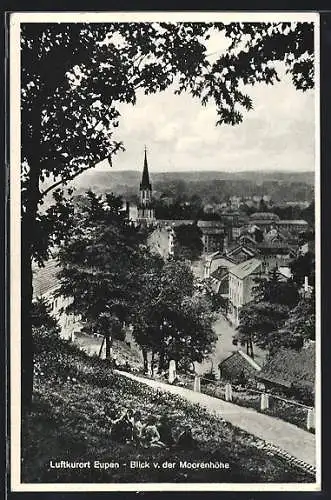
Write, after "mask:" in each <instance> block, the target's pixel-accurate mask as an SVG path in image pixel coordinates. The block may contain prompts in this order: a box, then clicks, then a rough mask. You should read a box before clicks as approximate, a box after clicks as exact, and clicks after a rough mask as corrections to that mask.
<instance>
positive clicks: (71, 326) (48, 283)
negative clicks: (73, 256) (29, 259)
mask: <svg viewBox="0 0 331 500" xmlns="http://www.w3.org/2000/svg"><path fill="white" fill-rule="evenodd" d="M58 272H59V267H58V262H57V261H56V259H51V260H49V261H47V262H46V263H45V267H41V268H39V267H37V266H35V267H34V269H33V278H32V280H33V281H32V283H33V300H38V299H44V300H45V301H46V303H47V304H48V305H49V307H50V309H51V311H50V313H51V315H52V316H53V317H54V318H55V319H56V320H57V321H58V324H59V327H60V335H61V337H62V338H65V339H67V340H69V339H71V340H74V336H75V333H76V332H79V331H80V330H81V328H82V325H81V323H80V318H79V317H78V316H76V315H74V314H71V313H67V311H66V308H67V307H68V306H69V305H70V303H71V302H72V298H70V297H63V296H61V295H60V296H58V294H57V291H58V288H59V281H58V279H57V273H58Z"/></svg>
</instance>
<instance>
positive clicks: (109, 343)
mask: <svg viewBox="0 0 331 500" xmlns="http://www.w3.org/2000/svg"><path fill="white" fill-rule="evenodd" d="M105 338H106V359H110V351H111V348H112V346H113V337H112V336H111V335H110V334H109V333H107V334H106V335H105Z"/></svg>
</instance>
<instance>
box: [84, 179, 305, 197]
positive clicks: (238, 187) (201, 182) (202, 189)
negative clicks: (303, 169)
mask: <svg viewBox="0 0 331 500" xmlns="http://www.w3.org/2000/svg"><path fill="white" fill-rule="evenodd" d="M101 174H102V175H101ZM114 174H116V175H114V177H112V172H107V175H106V174H105V173H100V172H99V173H98V172H95V175H93V176H90V177H89V178H87V179H86V181H85V182H80V183H79V184H77V191H78V192H79V193H82V192H84V191H86V190H87V189H92V190H93V191H95V192H97V193H103V192H110V191H112V192H114V193H116V194H119V195H122V196H123V197H124V198H126V199H128V200H129V201H132V202H134V201H136V200H137V196H138V194H139V177H138V176H133V175H130V176H128V177H127V176H126V175H124V176H122V177H120V176H119V172H116V173H115V172H114ZM131 174H132V173H131ZM210 174H211V173H210ZM165 177H166V178H165ZM187 177H188V178H187V179H186V180H183V179H181V178H180V179H178V178H176V176H174V177H171V175H170V173H169V175H167V176H166V174H154V175H151V178H152V186H153V194H154V196H155V197H156V198H160V197H161V196H162V195H164V196H168V197H173V198H175V199H182V200H183V201H184V200H185V199H189V198H191V197H192V196H194V195H198V196H199V197H200V198H201V200H202V202H203V203H204V204H208V203H220V202H223V201H226V200H227V199H228V198H229V197H231V196H241V197H252V196H261V197H262V196H264V195H268V196H269V197H271V199H272V201H273V203H274V204H281V203H285V202H287V201H297V202H303V201H311V200H312V199H313V198H314V185H313V184H311V183H310V182H307V180H309V177H308V176H307V175H305V174H304V173H302V177H303V179H302V180H300V176H299V175H298V176H297V180H293V179H294V178H295V176H294V174H289V176H288V178H286V174H283V175H282V178H281V179H268V178H267V179H265V178H264V177H265V174H263V173H261V174H260V179H259V181H258V180H257V178H256V177H255V175H252V177H251V178H250V176H249V175H248V173H247V175H246V178H238V177H237V176H236V175H233V178H232V179H217V178H216V179H215V178H214V179H213V178H210V179H204V178H203V176H202V178H201V179H194V180H190V178H189V176H188V175H187ZM192 177H193V178H194V173H192ZM306 178H307V179H306ZM135 181H136V182H135Z"/></svg>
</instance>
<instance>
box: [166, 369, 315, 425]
mask: <svg viewBox="0 0 331 500" xmlns="http://www.w3.org/2000/svg"><path fill="white" fill-rule="evenodd" d="M175 383H176V382H175ZM180 383H181V385H182V386H184V387H186V388H188V389H193V390H194V391H196V392H202V393H204V394H208V395H209V396H213V397H216V398H219V399H222V400H224V401H228V402H232V403H234V404H236V405H238V406H244V407H247V408H253V409H255V410H257V411H259V412H263V413H266V414H268V415H271V416H274V417H278V418H281V419H283V420H286V421H288V422H290V423H293V424H295V425H297V426H298V427H302V428H304V429H307V430H308V431H310V432H314V430H315V409H314V408H313V407H311V406H307V405H305V404H302V403H299V402H298V401H293V400H290V399H286V398H283V397H281V396H278V395H276V394H272V393H269V392H265V391H262V390H258V389H251V388H248V387H245V388H239V387H238V386H235V385H233V384H230V383H224V382H222V381H216V380H211V379H208V378H206V377H203V376H198V375H191V374H186V375H185V376H184V375H183V376H181V377H180Z"/></svg>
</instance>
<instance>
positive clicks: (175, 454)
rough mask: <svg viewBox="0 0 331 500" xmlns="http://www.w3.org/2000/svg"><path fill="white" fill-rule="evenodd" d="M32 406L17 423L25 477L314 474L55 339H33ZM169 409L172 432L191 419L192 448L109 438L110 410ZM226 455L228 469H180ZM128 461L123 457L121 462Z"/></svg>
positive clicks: (256, 479)
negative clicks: (64, 464) (134, 464)
mask: <svg viewBox="0 0 331 500" xmlns="http://www.w3.org/2000/svg"><path fill="white" fill-rule="evenodd" d="M36 348H37V353H36V356H35V389H34V397H33V406H32V411H31V413H30V415H29V417H28V420H27V421H25V422H23V426H22V429H23V431H22V482H28V483H65V482H67V483H120V482H122V483H129V482H130V483H131V482H138V483H139V482H142V483H144V482H156V483H157V482H174V483H176V482H191V483H194V482H216V483H222V482H227V483H229V482H230V483H232V482H233V483H235V482H236V483H245V482H253V483H263V482H312V481H313V480H314V479H313V477H312V476H311V475H308V474H307V473H305V472H303V471H301V470H300V469H298V468H297V467H295V466H294V465H291V464H290V463H289V462H287V461H286V460H284V459H283V458H280V457H278V456H275V455H272V454H267V453H266V452H265V451H263V450H262V449H260V447H261V446H262V445H263V442H262V441H261V440H259V439H257V438H255V437H253V436H251V435H248V434H247V433H245V432H244V431H242V430H240V429H238V428H235V427H233V426H232V425H231V424H229V423H225V422H224V421H222V420H221V419H220V418H217V417H214V416H212V415H210V414H209V413H208V412H207V411H206V410H204V409H203V408H201V407H199V406H198V405H193V404H190V403H188V402H186V401H185V400H184V399H182V398H180V397H177V396H173V395H168V394H165V393H161V392H159V391H155V390H153V389H151V388H148V387H146V386H145V385H144V384H140V383H136V382H134V381H132V380H128V379H126V378H124V377H121V376H119V375H116V374H114V373H112V371H111V370H110V368H109V365H108V363H107V361H106V360H99V359H97V358H96V357H89V356H87V355H86V353H84V352H82V351H80V350H79V349H78V348H77V347H76V346H74V345H72V344H70V343H68V342H66V341H62V340H59V339H54V340H51V339H47V340H44V339H40V338H39V339H36ZM124 408H127V409H129V408H131V409H133V410H136V409H139V410H140V411H141V413H142V416H143V419H144V420H145V419H146V418H147V417H148V416H150V415H155V416H156V417H160V416H161V415H166V416H167V418H168V421H169V423H170V425H171V427H172V429H173V434H174V436H175V437H177V436H178V435H179V433H180V431H181V430H182V429H183V425H184V424H186V423H187V424H189V425H190V426H191V427H192V431H193V435H194V437H195V439H196V441H197V443H198V448H197V449H195V450H188V451H181V450H178V449H170V450H162V449H143V448H140V447H138V446H135V445H134V444H131V443H130V444H124V445H121V444H117V443H114V442H112V440H111V439H110V425H109V418H108V417H109V414H110V412H113V411H117V412H120V411H122V410H123V409H124ZM51 460H52V461H53V463H54V462H56V461H60V460H69V461H71V462H72V461H79V462H85V461H91V462H92V463H93V461H94V460H99V461H100V462H111V461H116V462H118V463H119V464H120V467H119V468H118V469H108V470H104V469H95V468H93V467H91V468H90V469H52V468H51V467H50V461H51ZM131 460H132V461H133V460H140V461H144V460H146V461H148V462H150V463H151V464H152V462H159V464H162V463H164V462H174V463H175V466H174V468H162V466H161V468H155V469H154V468H153V467H152V468H150V469H142V468H130V467H129V466H128V464H129V461H131ZM181 460H182V461H185V460H186V461H189V462H209V461H212V462H224V463H225V462H228V463H229V464H230V468H229V469H223V470H222V469H204V470H201V469H195V470H192V469H183V468H180V467H179V462H180V461H181ZM124 464H127V465H124Z"/></svg>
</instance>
